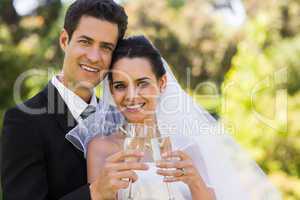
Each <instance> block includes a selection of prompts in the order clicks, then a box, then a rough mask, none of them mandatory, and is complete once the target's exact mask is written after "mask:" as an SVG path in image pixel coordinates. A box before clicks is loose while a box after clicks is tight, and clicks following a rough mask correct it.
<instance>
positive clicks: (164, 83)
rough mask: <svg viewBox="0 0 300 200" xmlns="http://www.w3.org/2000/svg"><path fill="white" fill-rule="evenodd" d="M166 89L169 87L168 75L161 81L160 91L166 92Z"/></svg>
mask: <svg viewBox="0 0 300 200" xmlns="http://www.w3.org/2000/svg"><path fill="white" fill-rule="evenodd" d="M166 87H167V75H166V74H165V75H163V76H162V77H161V78H160V79H159V91H160V92H164V91H165V89H166Z"/></svg>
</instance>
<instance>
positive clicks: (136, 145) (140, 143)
mask: <svg viewBox="0 0 300 200" xmlns="http://www.w3.org/2000/svg"><path fill="white" fill-rule="evenodd" d="M124 132H125V133H126V138H125V141H124V150H125V151H133V150H139V151H144V150H145V142H146V139H147V137H146V136H147V126H145V125H143V124H133V123H129V124H127V125H126V126H125V128H124ZM139 161H140V159H138V158H136V157H128V158H127V159H126V160H125V162H139ZM127 200H133V195H132V180H131V179H130V180H129V191H128V197H127Z"/></svg>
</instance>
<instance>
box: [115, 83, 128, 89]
mask: <svg viewBox="0 0 300 200" xmlns="http://www.w3.org/2000/svg"><path fill="white" fill-rule="evenodd" d="M125 88H126V87H125V85H123V84H117V85H114V89H115V90H123V89H125Z"/></svg>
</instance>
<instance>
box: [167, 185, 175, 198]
mask: <svg viewBox="0 0 300 200" xmlns="http://www.w3.org/2000/svg"><path fill="white" fill-rule="evenodd" d="M166 187H167V191H168V197H169V199H168V200H174V198H173V195H172V192H171V188H170V185H169V183H166Z"/></svg>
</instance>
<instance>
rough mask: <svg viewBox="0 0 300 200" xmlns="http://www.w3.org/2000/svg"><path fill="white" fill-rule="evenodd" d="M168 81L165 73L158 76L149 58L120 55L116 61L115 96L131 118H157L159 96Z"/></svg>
mask: <svg viewBox="0 0 300 200" xmlns="http://www.w3.org/2000/svg"><path fill="white" fill-rule="evenodd" d="M165 85H166V76H165V75H164V76H163V77H161V78H160V79H159V80H158V79H157V78H156V76H155V74H154V73H153V71H152V66H151V64H150V62H149V61H148V59H146V58H121V59H120V60H118V61H117V62H116V63H115V64H114V65H113V71H112V82H111V92H112V96H113V98H114V100H115V103H116V105H117V107H118V109H119V110H120V111H121V112H122V114H123V115H124V116H125V118H126V119H127V121H128V122H131V123H144V122H147V120H149V121H152V120H154V116H155V108H156V106H157V98H158V96H159V95H160V92H161V91H162V90H163V89H164V88H165Z"/></svg>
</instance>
